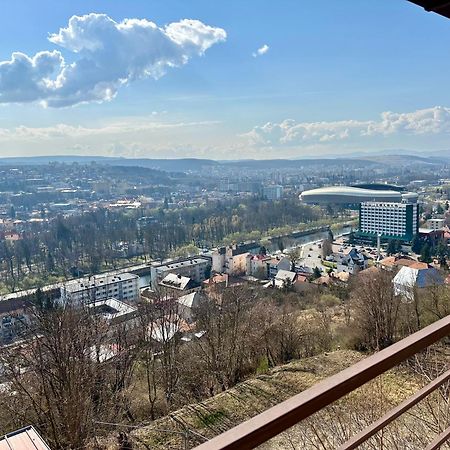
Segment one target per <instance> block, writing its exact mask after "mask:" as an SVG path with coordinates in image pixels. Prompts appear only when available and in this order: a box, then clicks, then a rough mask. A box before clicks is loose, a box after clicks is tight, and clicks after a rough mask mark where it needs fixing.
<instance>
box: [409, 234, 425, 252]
mask: <svg viewBox="0 0 450 450" xmlns="http://www.w3.org/2000/svg"><path fill="white" fill-rule="evenodd" d="M422 246H423V242H422V241H421V240H420V238H419V236H417V234H416V235H415V236H414V238H413V240H412V242H411V250H412V251H413V252H414V253H416V254H417V255H418V254H420V252H421V251H422Z"/></svg>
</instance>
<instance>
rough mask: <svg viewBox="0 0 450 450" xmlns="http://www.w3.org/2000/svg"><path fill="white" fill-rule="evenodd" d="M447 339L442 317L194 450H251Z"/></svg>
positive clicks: (449, 322)
mask: <svg viewBox="0 0 450 450" xmlns="http://www.w3.org/2000/svg"><path fill="white" fill-rule="evenodd" d="M449 334H450V316H447V317H445V318H443V319H441V320H439V321H437V322H435V323H433V324H432V325H429V326H427V327H426V328H423V329H422V330H420V331H418V332H416V333H414V334H412V335H410V336H408V337H407V338H405V339H402V340H401V341H399V342H397V343H395V344H393V345H391V346H390V347H388V348H386V349H384V350H381V351H380V352H378V353H375V354H374V355H372V356H369V357H368V358H366V359H364V360H362V361H360V362H358V363H357V364H354V365H353V366H351V367H348V368H347V369H345V370H342V371H341V372H339V373H337V374H335V375H333V376H331V377H329V378H327V379H325V380H323V381H321V382H320V383H317V384H316V385H314V386H312V387H310V388H309V389H307V390H305V391H303V392H301V393H300V394H297V395H295V396H293V397H291V398H289V399H287V400H285V401H284V402H282V403H279V404H278V405H275V406H273V407H272V408H270V409H268V410H267V411H264V412H263V413H261V414H258V415H257V416H255V417H253V418H251V419H250V420H247V421H246V422H243V423H241V424H239V425H237V426H236V427H234V428H232V429H230V430H228V431H226V432H225V433H223V434H221V435H219V436H217V437H215V438H213V439H211V440H210V441H208V442H205V443H203V444H201V445H199V446H198V447H196V450H213V449H214V450H219V449H220V450H225V449H227V450H228V449H251V448H255V447H257V446H258V445H260V444H262V443H264V442H266V441H268V440H269V439H271V438H273V437H274V436H276V435H278V434H279V433H281V432H283V431H285V430H287V429H288V428H290V427H291V426H293V425H295V424H297V423H299V422H301V421H302V420H304V419H306V418H308V417H310V416H311V415H312V414H314V413H316V412H318V411H319V410H321V409H322V408H325V407H326V406H328V405H330V404H332V403H333V402H335V401H336V400H338V399H340V398H341V397H343V396H345V395H346V394H349V393H350V392H352V391H354V390H355V389H357V388H359V387H361V386H362V385H363V384H365V383H367V382H368V381H370V380H373V379H374V378H376V377H377V376H379V375H381V374H383V373H384V372H386V371H387V370H389V369H391V368H393V367H394V366H396V365H397V364H399V363H401V362H403V361H405V360H406V359H408V358H409V357H411V356H413V355H414V354H416V353H418V352H420V351H422V350H424V349H425V348H427V347H428V346H429V345H431V344H434V343H435V342H437V341H439V340H440V339H442V338H444V337H446V336H448V335H449ZM449 379H450V370H448V371H447V372H445V373H443V374H442V375H441V376H439V377H438V378H436V379H435V380H434V381H432V382H431V383H430V384H428V385H427V386H425V387H424V388H422V389H421V390H419V391H418V392H416V393H415V394H414V395H413V396H411V397H410V398H408V399H407V400H405V401H404V402H402V403H401V404H400V405H398V406H397V407H395V408H394V409H392V410H391V411H389V412H388V413H386V414H385V415H384V416H383V417H381V418H380V419H379V420H377V421H376V422H374V423H372V424H371V425H369V426H368V427H367V428H365V429H364V430H362V431H361V432H360V433H358V434H356V435H355V436H353V437H352V438H351V439H350V440H348V441H347V442H345V443H344V444H343V445H342V446H341V447H340V448H339V450H349V449H353V448H356V447H358V445H360V444H361V443H363V442H364V441H366V440H367V439H369V438H370V437H371V436H373V435H374V434H375V433H377V432H378V431H379V430H381V429H382V428H383V427H385V426H386V425H387V424H389V423H391V422H392V421H393V420H394V419H396V418H397V417H399V416H400V415H401V414H403V413H404V412H405V411H407V410H409V409H410V408H411V407H412V406H414V405H415V404H417V403H418V402H419V401H420V400H422V399H423V398H425V397H426V396H427V395H428V394H430V393H431V392H433V391H434V390H435V389H437V388H438V387H439V386H441V385H442V384H443V383H445V382H446V381H448V380H449ZM449 437H450V427H449V428H448V429H446V430H445V431H444V432H443V433H442V434H440V435H439V436H437V437H436V439H435V440H434V441H432V442H431V443H430V444H429V445H428V446H427V447H426V450H435V449H438V448H440V446H441V445H442V444H443V443H444V442H445V441H446V440H447V439H448V438H449Z"/></svg>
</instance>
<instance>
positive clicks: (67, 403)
mask: <svg viewBox="0 0 450 450" xmlns="http://www.w3.org/2000/svg"><path fill="white" fill-rule="evenodd" d="M33 301H34V306H30V311H29V313H30V317H31V322H30V324H29V326H28V329H27V333H28V334H27V336H26V337H27V340H24V341H22V342H23V343H22V344H20V345H16V346H11V347H4V348H3V349H2V351H1V352H0V363H1V366H2V368H3V369H4V376H5V377H6V379H7V380H8V381H9V382H10V383H11V391H12V392H14V393H15V394H14V401H13V402H11V397H9V396H6V397H5V398H3V401H2V400H0V401H1V402H2V404H1V408H0V409H1V410H3V411H9V413H10V414H11V415H14V416H15V417H16V418H18V419H20V421H21V422H22V424H23V423H30V422H32V423H38V424H39V426H40V429H41V430H42V432H43V434H44V435H45V437H46V438H47V439H48V440H49V441H50V442H51V444H52V445H51V446H52V448H55V449H66V448H80V447H84V446H85V445H86V443H87V441H88V440H89V439H91V438H92V437H93V436H94V434H95V426H94V421H95V420H111V421H112V420H113V419H114V420H116V419H117V417H121V416H123V415H124V414H125V410H126V402H124V397H123V395H122V393H123V392H124V389H125V388H126V386H127V383H128V380H129V375H130V370H131V366H130V360H129V359H128V350H129V344H128V343H125V342H124V340H123V339H124V338H125V337H126V334H125V333H122V332H120V333H119V332H118V331H117V330H116V329H112V328H111V327H110V325H109V324H108V323H107V322H106V321H105V320H104V319H103V318H101V317H99V316H97V315H95V314H93V313H92V309H89V308H85V307H83V306H81V305H79V306H72V305H70V304H67V305H65V306H62V305H59V304H56V303H54V302H52V301H51V299H49V298H48V297H46V296H45V295H44V294H43V293H42V292H38V293H37V294H36V297H35V298H34V300H33ZM16 402H18V403H19V404H20V405H21V407H20V408H19V409H17V408H16Z"/></svg>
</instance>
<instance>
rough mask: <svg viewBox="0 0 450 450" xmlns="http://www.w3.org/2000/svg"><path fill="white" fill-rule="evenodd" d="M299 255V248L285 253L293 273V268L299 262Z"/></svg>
mask: <svg viewBox="0 0 450 450" xmlns="http://www.w3.org/2000/svg"><path fill="white" fill-rule="evenodd" d="M301 253H302V251H301V248H300V247H294V248H292V249H291V250H289V251H288V252H287V257H288V258H289V259H290V261H291V270H292V271H293V272H295V266H296V264H297V262H298V261H299V260H300V256H301Z"/></svg>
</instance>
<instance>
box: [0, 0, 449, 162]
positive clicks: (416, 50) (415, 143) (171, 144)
mask: <svg viewBox="0 0 450 450" xmlns="http://www.w3.org/2000/svg"><path fill="white" fill-rule="evenodd" d="M0 8H1V11H2V14H1V15H0V156H2V157H4V156H38V155H99V156H100V155H102V156H122V157H131V158H137V157H139V158H180V157H196V158H211V159H248V158H256V159H269V158H302V157H319V156H331V155H336V156H339V155H343V154H350V155H351V154H358V153H364V152H378V151H392V152H395V151H397V150H406V151H409V152H411V153H419V154H427V153H429V154H442V153H443V152H447V154H450V140H449V137H450V88H449V80H450V45H449V44H450V20H448V19H445V18H444V17H441V16H439V15H436V14H433V13H427V12H425V11H424V10H423V9H421V8H419V7H418V6H416V5H414V4H412V3H410V2H408V1H406V0H341V1H336V0H309V1H307V0H279V1H276V2H275V1H269V0H260V1H252V0H247V1H242V0H227V1H221V0H215V1H211V0H189V1H186V0H92V1H88V0H77V1H76V2H75V1H73V0H39V1H38V2H37V1H36V0H21V1H17V2H11V1H10V0H0Z"/></svg>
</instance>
